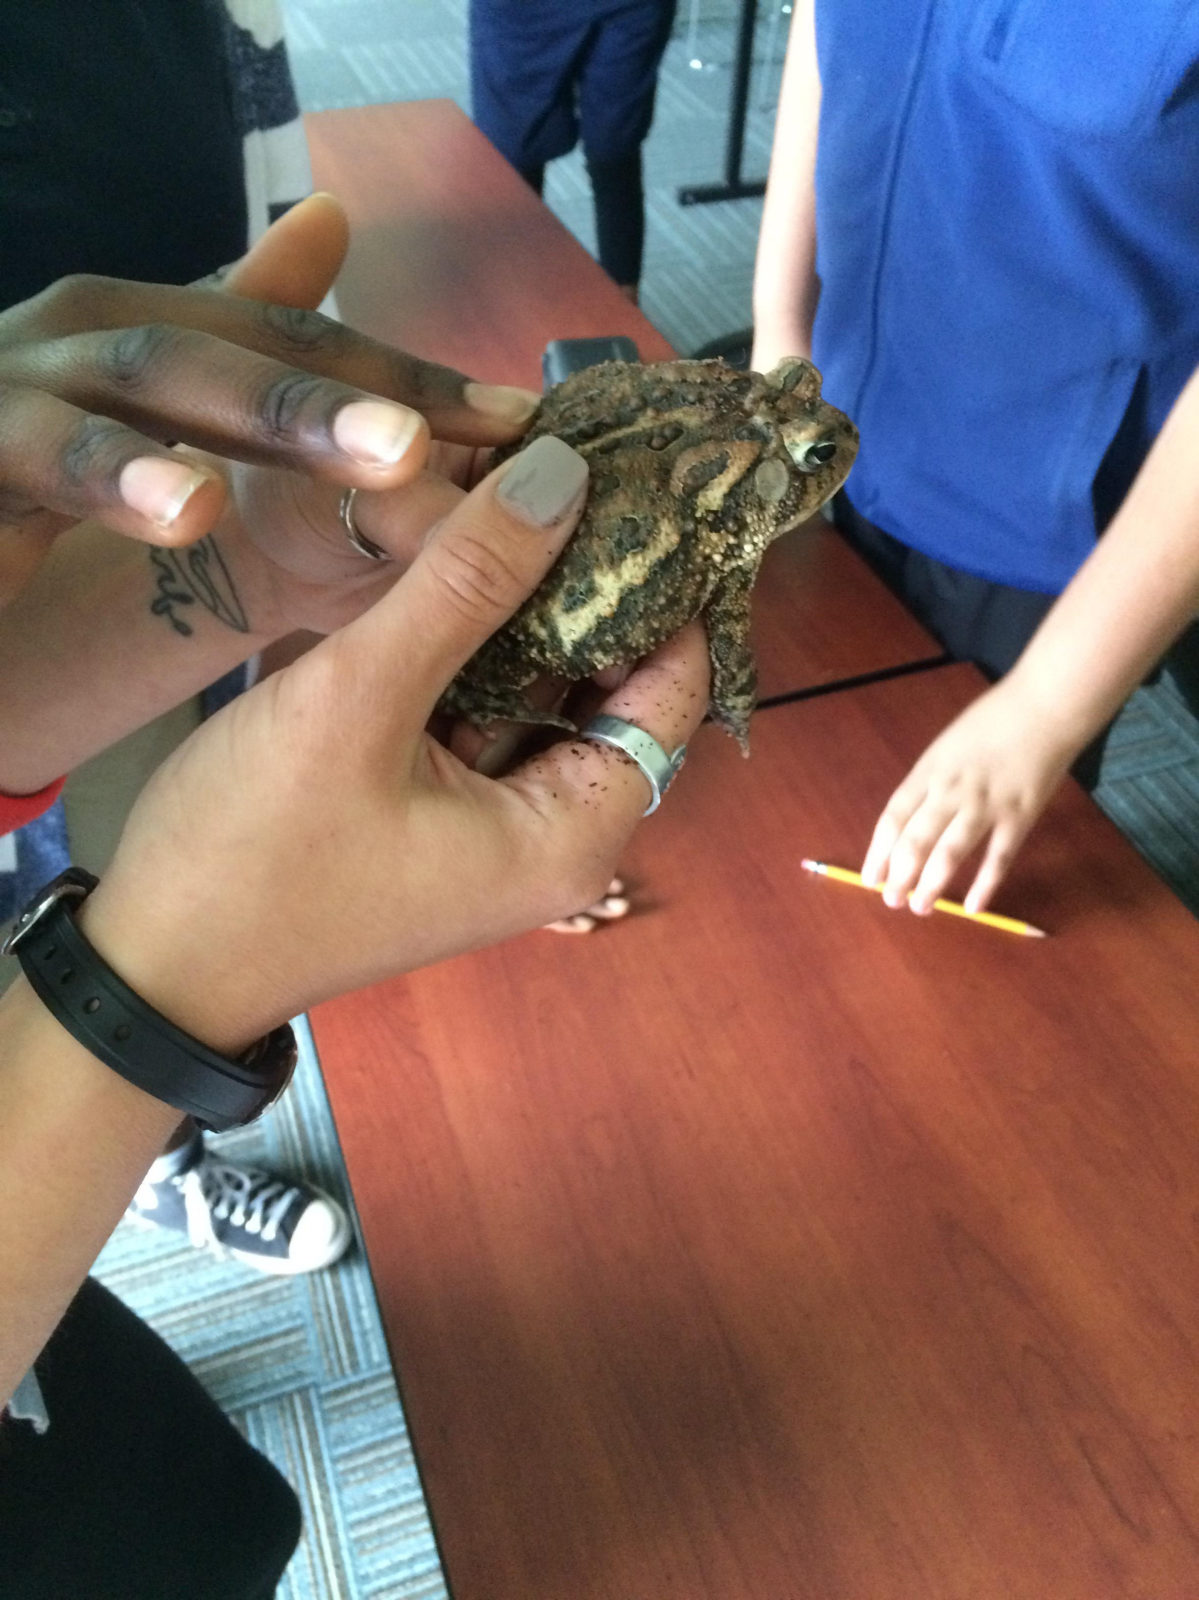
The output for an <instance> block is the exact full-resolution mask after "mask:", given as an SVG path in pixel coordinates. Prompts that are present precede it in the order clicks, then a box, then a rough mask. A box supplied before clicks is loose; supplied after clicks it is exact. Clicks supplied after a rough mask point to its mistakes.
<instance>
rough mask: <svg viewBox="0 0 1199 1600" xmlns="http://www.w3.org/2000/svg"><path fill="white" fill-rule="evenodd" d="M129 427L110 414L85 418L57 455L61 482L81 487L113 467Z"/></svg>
mask: <svg viewBox="0 0 1199 1600" xmlns="http://www.w3.org/2000/svg"><path fill="white" fill-rule="evenodd" d="M128 437H129V435H128V430H127V429H125V428H123V427H122V426H121V424H120V423H119V422H114V421H113V420H112V419H111V418H110V417H84V418H83V420H82V421H81V422H80V423H79V424H78V425H77V426H76V427H75V429H74V430H73V431H72V433H71V434H70V436H69V437H68V439H67V440H66V443H65V444H64V446H63V450H62V454H61V456H60V457H59V464H60V470H61V473H62V478H63V482H64V483H65V484H67V485H69V486H70V487H72V488H81V487H82V486H83V485H84V484H86V483H88V482H89V481H90V480H91V479H92V478H94V477H95V476H96V474H97V473H98V472H101V471H103V472H109V471H111V469H112V465H113V462H114V458H115V455H116V454H117V453H118V452H119V446H120V445H121V444H122V443H123V442H124V441H126V440H127V439H128Z"/></svg>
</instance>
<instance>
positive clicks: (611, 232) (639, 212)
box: [520, 145, 645, 283]
mask: <svg viewBox="0 0 1199 1600" xmlns="http://www.w3.org/2000/svg"><path fill="white" fill-rule="evenodd" d="M520 175H521V177H522V178H523V179H524V180H525V182H526V183H527V184H528V186H529V188H530V189H532V191H533V193H534V194H536V195H540V194H541V192H542V190H543V189H544V188H545V167H544V165H542V166H538V167H522V168H521V169H520ZM587 176H588V177H589V178H590V179H591V193H592V196H593V198H594V201H595V233H596V246H597V250H596V253H597V255H598V256H599V260H600V265H601V266H602V267H603V269H604V271H605V272H606V273H607V274H608V276H609V277H610V278H611V279H612V280H613V282H615V283H637V282H638V281H639V279H640V277H641V256H642V252H643V250H644V248H645V189H644V185H643V182H642V177H641V147H640V145H638V147H637V149H636V150H634V151H633V152H632V154H631V155H627V156H616V157H615V158H614V159H613V160H610V161H602V160H600V159H599V158H598V157H597V156H588V157H587Z"/></svg>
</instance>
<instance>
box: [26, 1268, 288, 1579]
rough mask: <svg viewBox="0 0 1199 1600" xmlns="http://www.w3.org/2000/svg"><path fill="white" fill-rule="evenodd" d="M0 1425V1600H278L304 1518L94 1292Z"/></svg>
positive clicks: (260, 1461) (80, 1303) (158, 1344)
mask: <svg viewBox="0 0 1199 1600" xmlns="http://www.w3.org/2000/svg"><path fill="white" fill-rule="evenodd" d="M36 1370H37V1375H38V1381H39V1383H40V1384H41V1388H42V1393H43V1395H44V1397H45V1401H46V1409H47V1411H48V1412H49V1415H50V1428H49V1430H48V1432H46V1433H45V1434H42V1435H40V1436H39V1435H38V1434H36V1433H35V1432H34V1431H33V1428H32V1427H31V1426H30V1425H29V1424H28V1423H25V1422H11V1421H5V1422H4V1423H2V1424H0V1600H269V1597H270V1596H271V1595H273V1594H274V1592H275V1587H276V1585H277V1584H278V1582H279V1579H280V1578H281V1576H282V1574H283V1570H284V1568H285V1567H286V1565H287V1563H288V1561H289V1560H290V1558H291V1554H292V1551H293V1550H294V1549H295V1546H296V1541H297V1540H298V1538H299V1536H300V1509H299V1505H298V1503H297V1501H296V1497H295V1495H294V1494H293V1493H292V1491H291V1489H290V1488H289V1487H288V1486H287V1484H286V1483H285V1482H284V1480H283V1478H282V1477H280V1475H279V1473H278V1472H277V1471H276V1470H275V1468H274V1467H272V1466H271V1465H270V1464H269V1462H267V1461H266V1460H265V1459H264V1458H263V1457H262V1456H260V1455H259V1454H258V1452H257V1451H256V1450H254V1449H252V1448H251V1447H250V1445H248V1444H247V1443H246V1441H245V1440H244V1439H243V1438H242V1436H241V1434H240V1433H238V1431H237V1429H236V1428H235V1427H234V1426H233V1424H232V1423H231V1422H230V1421H229V1420H228V1418H227V1417H225V1416H224V1415H223V1414H222V1413H221V1411H220V1410H218V1408H217V1407H216V1405H215V1404H214V1403H213V1402H212V1401H211V1400H210V1399H209V1398H208V1396H207V1395H206V1394H205V1393H204V1391H203V1389H201V1387H200V1385H199V1384H198V1383H197V1382H196V1380H195V1378H194V1377H192V1375H191V1373H190V1372H189V1371H188V1370H187V1368H186V1367H185V1366H184V1365H183V1363H182V1362H181V1361H180V1360H179V1358H178V1356H176V1355H174V1354H173V1353H172V1352H171V1351H170V1350H169V1349H168V1348H167V1346H166V1345H165V1344H163V1342H162V1340H161V1339H159V1338H158V1336H157V1334H154V1333H151V1331H150V1329H149V1328H147V1327H146V1326H145V1324H144V1323H142V1322H139V1321H138V1319H137V1318H136V1317H135V1316H134V1315H133V1313H132V1312H131V1311H130V1310H129V1309H128V1308H127V1307H125V1306H123V1305H122V1304H121V1302H120V1301H119V1300H117V1299H116V1298H115V1297H114V1296H113V1295H111V1294H109V1292H108V1291H107V1290H106V1289H104V1288H102V1287H101V1285H100V1284H98V1283H96V1282H95V1281H94V1280H92V1279H89V1280H88V1281H87V1282H86V1283H85V1284H84V1285H83V1287H82V1288H81V1289H80V1291H79V1293H78V1294H77V1295H76V1297H75V1299H74V1301H73V1302H72V1304H71V1307H70V1309H69V1310H68V1312H67V1314H66V1316H65V1317H64V1318H63V1320H62V1322H61V1323H60V1324H59V1326H58V1328H57V1330H56V1331H55V1333H54V1335H53V1336H52V1338H51V1340H50V1342H49V1344H48V1345H47V1346H46V1348H45V1350H44V1351H43V1352H42V1354H41V1356H40V1357H39V1358H38V1362H37V1369H36Z"/></svg>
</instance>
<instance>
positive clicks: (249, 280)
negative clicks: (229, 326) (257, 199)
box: [224, 194, 350, 311]
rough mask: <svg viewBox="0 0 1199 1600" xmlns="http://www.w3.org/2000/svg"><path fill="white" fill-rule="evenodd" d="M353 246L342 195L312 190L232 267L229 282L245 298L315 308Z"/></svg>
mask: <svg viewBox="0 0 1199 1600" xmlns="http://www.w3.org/2000/svg"><path fill="white" fill-rule="evenodd" d="M349 246H350V225H349V223H348V222H347V220H346V214H345V211H344V210H343V209H342V205H341V202H340V200H336V199H334V197H333V196H332V195H331V194H312V195H309V196H308V198H307V200H301V201H300V202H299V204H298V205H294V206H292V207H291V209H290V210H289V211H286V212H284V214H283V215H282V216H281V217H280V218H279V220H278V221H277V222H273V223H272V224H271V226H270V227H269V228H268V229H267V230H266V232H265V233H264V234H263V236H262V238H261V239H259V240H258V242H257V243H256V244H254V245H252V246H251V248H250V249H249V250H248V251H247V252H246V254H245V255H244V256H243V257H242V258H241V260H240V261H239V262H237V264H236V265H235V266H234V267H233V268H232V269H231V270H230V272H229V275H228V277H227V278H226V279H225V283H224V287H225V289H226V291H227V292H228V293H229V294H235V295H238V296H240V297H241V298H242V299H243V300H266V301H269V302H270V303H271V304H272V305H277V306H297V307H299V308H301V309H302V310H306V311H312V310H315V309H316V307H317V306H319V305H320V303H321V301H322V300H323V299H324V298H325V296H326V295H327V294H328V292H329V290H330V289H331V288H332V287H333V282H334V279H335V278H336V277H337V274H338V273H339V272H340V271H341V264H342V262H343V261H344V260H345V256H346V251H347V250H348V249H349Z"/></svg>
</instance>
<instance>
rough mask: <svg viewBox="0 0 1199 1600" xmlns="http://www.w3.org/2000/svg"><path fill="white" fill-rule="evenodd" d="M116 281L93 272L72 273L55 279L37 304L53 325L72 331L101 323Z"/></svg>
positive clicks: (117, 280) (40, 296)
mask: <svg viewBox="0 0 1199 1600" xmlns="http://www.w3.org/2000/svg"><path fill="white" fill-rule="evenodd" d="M119 285H120V280H119V279H116V278H105V277H101V276H100V275H99V274H98V273H93V272H72V273H69V274H68V275H67V276H66V277H65V278H59V279H58V281H57V282H56V283H52V284H51V285H50V287H49V288H48V289H45V290H43V292H42V293H41V294H40V295H39V296H38V297H37V304H38V305H39V306H40V307H41V309H42V310H43V311H45V312H46V313H47V314H48V317H49V320H50V321H51V323H53V324H54V325H56V326H57V325H65V326H67V327H70V328H75V327H79V326H81V325H83V324H84V323H86V322H90V323H91V324H92V325H93V326H94V325H95V323H96V321H97V320H102V316H101V313H103V312H104V311H105V310H106V309H107V308H109V307H111V305H112V304H113V302H114V300H115V299H116V298H117V295H118V292H119Z"/></svg>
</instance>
